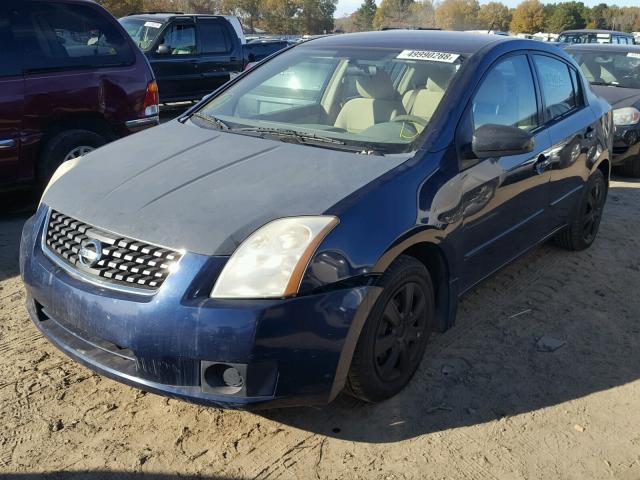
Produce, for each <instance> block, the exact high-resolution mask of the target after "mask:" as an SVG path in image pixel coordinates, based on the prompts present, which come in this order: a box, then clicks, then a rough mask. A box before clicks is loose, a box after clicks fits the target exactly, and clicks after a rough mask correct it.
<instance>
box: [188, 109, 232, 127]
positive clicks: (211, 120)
mask: <svg viewBox="0 0 640 480" xmlns="http://www.w3.org/2000/svg"><path fill="white" fill-rule="evenodd" d="M193 116H194V117H196V118H199V119H201V120H204V121H205V122H208V123H210V124H211V125H215V126H216V127H218V128H219V129H220V130H231V127H230V126H229V125H227V124H226V123H224V122H223V121H222V120H220V119H219V118H217V117H213V116H211V115H207V114H205V113H201V112H196V113H194V114H193Z"/></svg>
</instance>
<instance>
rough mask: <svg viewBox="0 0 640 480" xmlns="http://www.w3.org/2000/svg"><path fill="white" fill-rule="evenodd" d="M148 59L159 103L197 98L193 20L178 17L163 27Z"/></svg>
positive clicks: (197, 64)
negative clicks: (156, 87)
mask: <svg viewBox="0 0 640 480" xmlns="http://www.w3.org/2000/svg"><path fill="white" fill-rule="evenodd" d="M149 60H150V62H151V66H152V67H153V71H154V73H155V74H156V78H157V81H158V91H159V93H160V101H161V102H167V101H172V100H190V99H195V98H198V95H199V93H200V90H201V78H202V76H201V74H200V69H199V58H198V50H197V44H196V26H195V23H193V22H192V21H190V20H179V21H175V22H174V23H172V24H170V25H169V26H167V27H166V28H165V30H164V31H163V33H162V34H161V35H160V39H159V40H158V44H157V45H156V46H155V51H153V52H152V53H150V58H149Z"/></svg>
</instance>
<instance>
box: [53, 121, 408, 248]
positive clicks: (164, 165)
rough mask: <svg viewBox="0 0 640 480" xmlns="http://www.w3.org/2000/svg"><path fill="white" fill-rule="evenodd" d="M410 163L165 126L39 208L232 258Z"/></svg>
mask: <svg viewBox="0 0 640 480" xmlns="http://www.w3.org/2000/svg"><path fill="white" fill-rule="evenodd" d="M409 157H410V155H409V154H405V155H387V156H374V155H370V156H369V155H358V154H354V153H350V152H340V151H335V150H329V149H324V148H315V147H310V146H304V145H297V144H291V143H284V142H280V141H277V140H267V139H261V138H255V137H249V136H245V135H237V134H232V133H224V132H220V131H217V130H209V129H205V128H201V127H198V126H196V125H194V124H192V123H190V122H187V123H186V124H182V123H180V122H178V121H173V122H169V123H167V124H164V125H161V126H159V127H155V128H152V129H150V130H146V131H144V132H141V133H138V134H136V135H133V136H130V137H127V138H124V139H122V140H119V141H117V142H114V143H111V144H109V145H106V146H104V147H102V148H100V149H98V150H96V151H94V152H92V153H90V154H88V155H87V156H86V157H84V158H82V159H81V160H80V161H79V162H78V163H77V165H75V166H74V167H73V168H72V169H71V170H69V171H68V172H67V173H65V174H64V175H63V176H62V177H60V178H59V179H57V180H56V181H55V182H53V183H52V184H51V185H50V186H49V188H48V190H47V191H46V192H45V194H44V197H43V200H42V202H43V203H44V204H46V205H47V206H49V207H51V208H53V209H55V210H57V211H60V212H62V213H64V214H65V215H69V216H71V217H74V218H76V219H78V220H80V221H82V222H85V223H88V224H91V225H94V226H97V227H100V228H103V229H105V230H109V231H111V232H114V233H117V234H120V235H123V236H127V237H130V238H133V239H136V240H142V241H145V242H148V243H153V244H157V245H160V246H164V247H168V248H172V249H176V250H179V249H184V250H186V251H191V252H195V253H200V254H204V255H230V254H231V253H233V251H234V250H235V248H236V247H237V245H238V244H239V243H240V242H242V241H243V240H244V239H245V238H246V237H247V236H248V235H249V234H251V233H252V232H253V231H254V230H255V229H257V228H258V227H260V226H261V225H264V224H265V223H267V222H269V221H270V220H274V219H276V218H281V217H288V216H295V215H320V214H322V213H324V212H326V211H327V210H328V209H329V208H330V207H331V206H333V205H335V204H336V203H337V202H339V201H340V200H342V199H343V198H345V197H346V196H348V195H350V194H351V193H353V192H355V191H356V190H358V189H360V188H361V187H363V186H365V185H366V184H368V183H369V182H371V181H372V180H374V179H376V178H377V177H379V176H380V175H382V174H384V173H385V172H387V171H389V170H391V169H393V168H395V167H397V166H398V165H400V164H401V163H403V162H404V161H406V160H407V159H408V158H409Z"/></svg>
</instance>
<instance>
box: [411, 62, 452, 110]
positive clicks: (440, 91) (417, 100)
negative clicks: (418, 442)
mask: <svg viewBox="0 0 640 480" xmlns="http://www.w3.org/2000/svg"><path fill="white" fill-rule="evenodd" d="M454 73H455V72H454V71H453V70H448V69H444V68H434V69H432V70H431V71H430V72H429V79H428V80H427V86H426V88H423V89H415V90H410V91H408V92H406V93H405V94H404V95H403V97H402V103H403V105H404V108H405V109H406V111H407V112H409V113H410V114H411V115H416V116H418V117H422V118H425V119H427V120H428V119H430V118H431V117H432V116H433V112H435V111H436V108H437V107H438V105H439V104H440V101H441V100H442V97H444V92H445V91H446V90H447V87H448V86H449V82H450V81H451V78H452V77H453V74H454Z"/></svg>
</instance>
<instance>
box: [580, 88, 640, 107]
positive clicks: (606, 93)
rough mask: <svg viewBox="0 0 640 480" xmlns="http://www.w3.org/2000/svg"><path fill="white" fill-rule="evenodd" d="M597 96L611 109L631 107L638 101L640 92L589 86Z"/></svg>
mask: <svg viewBox="0 0 640 480" xmlns="http://www.w3.org/2000/svg"><path fill="white" fill-rule="evenodd" d="M591 88H592V89H593V91H594V92H596V94H597V95H599V96H600V97H602V98H604V99H605V100H606V101H607V102H609V103H610V104H611V106H612V107H613V108H623V107H631V106H633V105H635V104H636V103H638V101H640V90H638V89H636V88H622V87H610V86H607V85H591Z"/></svg>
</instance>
